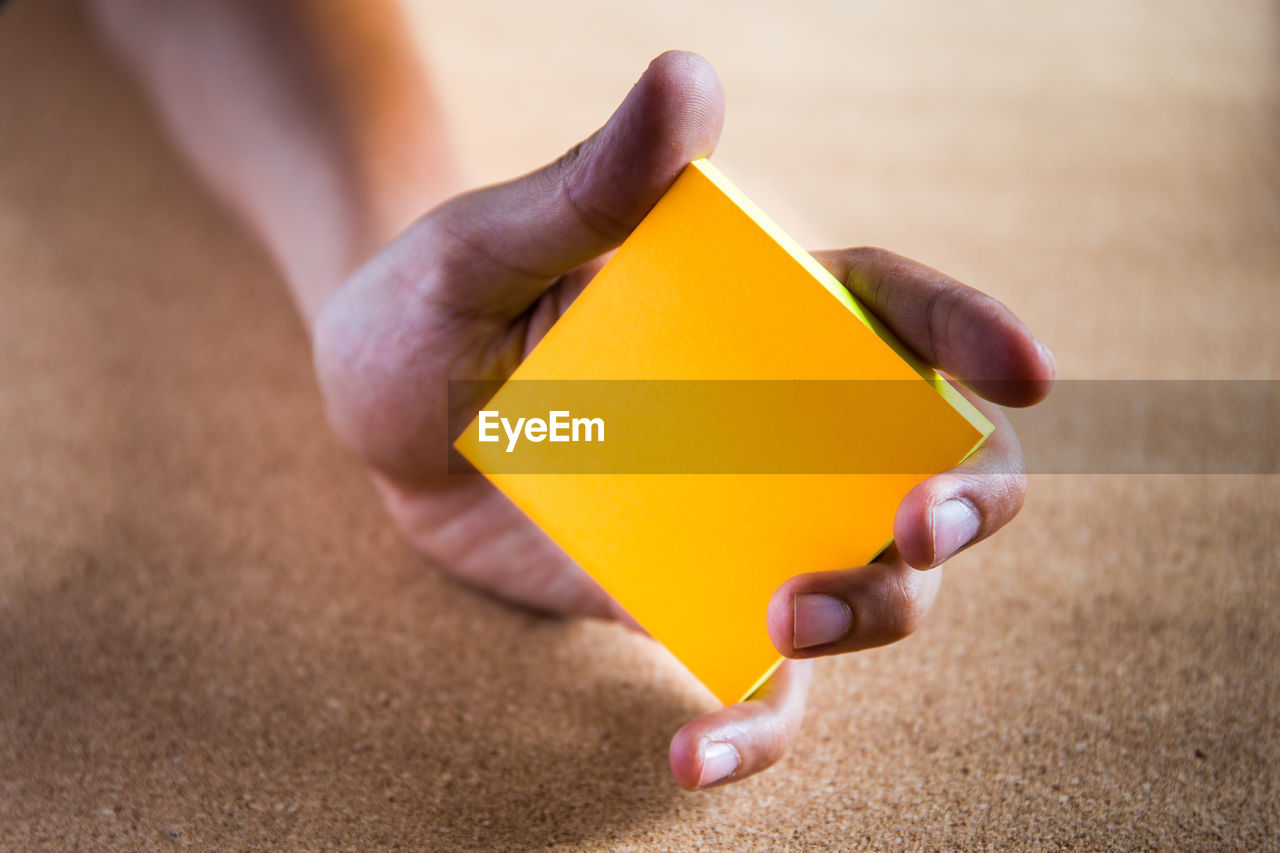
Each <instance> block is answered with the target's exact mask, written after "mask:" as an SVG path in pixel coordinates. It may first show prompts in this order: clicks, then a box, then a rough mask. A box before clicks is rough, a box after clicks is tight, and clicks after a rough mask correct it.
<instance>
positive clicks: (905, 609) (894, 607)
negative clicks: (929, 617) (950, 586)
mask: <svg viewBox="0 0 1280 853" xmlns="http://www.w3.org/2000/svg"><path fill="white" fill-rule="evenodd" d="M926 599H927V597H926V596H925V595H924V589H923V574H922V573H920V572H916V571H914V570H912V571H907V572H903V573H900V574H898V575H897V576H896V577H895V579H894V581H893V583H892V586H891V588H890V591H889V595H888V596H887V597H886V601H885V604H886V608H885V613H884V620H883V628H882V632H881V633H882V634H883V638H884V640H885V642H888V643H896V642H897V641H899V640H904V639H906V638H907V637H909V636H911V635H912V634H914V633H915V632H916V630H917V629H918V628H919V627H920V625H921V624H923V622H924V617H925V615H926V613H927V612H928V609H929V608H928V602H927V600H926Z"/></svg>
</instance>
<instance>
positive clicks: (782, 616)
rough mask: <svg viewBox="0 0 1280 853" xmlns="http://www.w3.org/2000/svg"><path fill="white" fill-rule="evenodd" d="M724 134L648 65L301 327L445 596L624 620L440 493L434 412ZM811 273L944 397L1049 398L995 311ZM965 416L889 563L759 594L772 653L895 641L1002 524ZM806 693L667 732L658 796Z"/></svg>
mask: <svg viewBox="0 0 1280 853" xmlns="http://www.w3.org/2000/svg"><path fill="white" fill-rule="evenodd" d="M723 115H724V107H723V95H722V92H721V89H720V84H719V81H718V79H717V78H716V76H715V73H714V71H712V69H711V68H710V67H709V66H708V65H707V63H706V62H705V61H704V60H702V59H701V58H700V57H697V56H694V55H692V54H687V53H678V52H673V53H666V54H663V55H662V56H660V57H658V58H657V59H655V60H654V61H653V63H652V64H651V65H650V66H649V68H648V70H647V71H646V72H645V74H644V76H643V77H641V79H640V81H639V82H638V83H637V84H636V85H635V87H634V88H633V89H632V91H631V92H630V94H629V95H628V96H627V98H626V100H625V101H624V102H623V103H622V105H621V106H620V107H619V108H618V110H617V112H615V113H614V115H613V117H612V118H611V119H610V120H609V122H608V123H607V124H606V125H605V126H604V127H603V128H602V129H601V130H599V131H598V132H597V133H595V134H594V135H592V136H591V137H590V138H589V139H587V140H586V141H585V142H583V143H581V144H580V145H578V146H577V147H575V148H574V149H572V150H571V151H570V152H569V153H567V154H566V155H565V156H564V157H562V158H561V159H559V160H557V161H556V162H554V163H552V164H551V165H549V166H547V167H545V168H543V169H541V170H539V171H537V172H534V173H532V174H529V175H527V176H525V177H522V178H519V179H517V180H514V181H511V182H509V183H505V184H500V185H497V186H493V187H488V188H485V189H481V190H478V191H475V192H472V193H468V194H466V195H463V196H460V197H458V198H455V199H453V200H451V201H448V202H446V203H445V204H443V205H441V206H439V207H437V208H435V209H434V210H432V211H431V212H429V213H427V214H426V215H425V216H423V217H422V218H421V219H420V220H419V221H418V222H416V223H415V224H414V225H412V226H411V227H410V228H409V229H407V230H406V231H405V232H404V233H403V234H402V235H401V236H400V237H399V238H397V239H396V240H395V241H394V242H393V243H392V244H391V245H389V246H388V247H386V248H385V249H383V250H382V251H381V252H379V253H378V254H377V255H375V256H374V257H373V258H372V259H371V260H370V261H369V262H368V263H366V264H365V265H364V266H363V267H362V268H361V269H360V270H358V271H357V272H356V273H355V275H353V276H352V277H351V278H350V280H349V281H348V282H347V283H346V284H345V285H344V286H343V287H342V288H341V289H340V290H339V291H338V292H337V293H336V294H335V295H334V296H333V297H332V298H331V299H330V300H329V301H328V302H327V304H326V305H325V306H324V308H323V310H322V311H321V313H320V316H319V317H318V319H317V322H316V326H315V335H314V340H315V360H316V368H317V373H318V375H319V379H320V384H321V387H322V389H323V392H324V395H325V400H326V405H327V410H328V414H329V418H330V420H331V422H332V423H333V426H334V428H335V429H336V430H337V432H338V434H339V435H340V436H341V437H342V438H343V439H344V440H345V441H346V442H347V443H348V444H349V445H350V446H351V447H352V448H353V449H354V450H355V451H356V453H357V454H359V456H360V457H361V458H362V459H363V460H364V461H365V462H366V463H367V464H368V465H369V466H370V468H371V470H372V472H373V477H374V481H375V483H376V484H377V486H378V489H379V491H380V492H381V494H382V496H383V498H384V500H385V502H386V504H387V507H388V509H389V510H390V512H391V515H392V517H393V518H394V519H395V521H396V523H397V525H398V526H399V528H400V530H401V531H402V532H403V533H404V535H405V536H406V537H407V538H408V539H409V540H410V542H412V543H413V544H414V545H415V546H416V547H418V548H419V549H421V550H422V551H424V552H426V553H428V554H430V555H432V556H434V557H435V558H437V559H438V560H440V562H441V563H442V564H443V565H444V566H446V567H448V569H449V570H450V571H452V572H453V573H454V574H455V575H456V576H457V577H459V578H460V579H462V580H464V581H466V582H468V583H471V584H473V585H475V586H477V587H480V588H482V589H484V590H487V591H489V592H491V593H493V594H496V595H498V596H501V597H503V598H505V599H508V600H510V601H513V602H517V603H520V604H523V605H526V606H529V607H534V608H538V609H541V610H546V611H550V612H555V613H567V614H584V615H592V616H604V617H615V618H625V614H624V613H623V612H622V611H621V609H620V608H618V607H617V605H616V604H615V603H614V602H613V601H612V600H611V599H610V598H609V597H608V596H607V595H605V593H604V592H603V591H602V590H601V589H600V588H599V587H598V586H597V585H596V584H595V583H594V582H593V581H592V580H591V579H590V578H589V577H588V576H587V575H586V574H585V573H584V572H583V571H582V570H581V569H580V568H579V567H577V566H576V565H575V564H574V563H573V562H572V561H571V560H570V559H569V558H568V556H567V555H565V554H564V553H563V552H562V551H561V550H560V549H559V548H558V547H556V546H555V545H554V544H553V543H552V542H551V541H550V540H549V539H547V538H546V536H545V535H544V534H543V533H542V532H541V531H540V530H539V529H538V528H537V527H536V526H534V525H533V523H532V522H530V521H529V520H528V519H527V518H526V517H525V516H524V515H523V514H522V513H521V512H520V511H519V510H518V509H516V508H515V507H514V506H513V505H512V504H511V503H510V502H509V501H507V499H506V498H505V497H504V496H502V495H501V494H500V493H499V492H498V491H497V490H496V489H494V488H493V487H492V486H491V485H489V483H488V482H487V481H484V480H483V479H481V478H478V477H458V476H456V475H450V474H449V472H448V469H447V459H446V457H445V454H444V453H443V452H442V449H443V448H445V447H447V446H448V442H449V439H450V438H451V436H450V435H449V420H450V416H451V415H458V414H464V413H465V412H466V411H467V410H468V409H469V410H470V411H474V410H475V409H476V408H478V406H479V405H481V404H483V402H484V401H483V400H474V401H459V400H453V401H450V402H452V404H454V405H455V407H456V409H457V411H455V412H452V413H450V412H447V411H446V409H447V405H446V400H445V396H446V389H447V387H448V380H449V379H451V378H458V377H466V378H480V379H495V380H498V379H503V378H505V377H507V376H509V375H510V374H511V372H512V371H513V370H514V369H515V367H516V366H517V365H518V364H519V363H520V362H521V360H522V359H523V358H524V357H525V356H526V355H527V354H528V353H529V351H530V350H531V349H532V348H533V346H534V345H535V344H536V343H537V342H538V340H539V339H540V338H541V337H542V335H543V334H544V333H545V332H546V331H547V329H549V328H550V327H551V325H552V324H553V323H554V322H555V321H556V319H557V318H558V317H559V316H560V315H561V314H562V313H563V311H564V310H565V308H566V307H567V306H568V305H569V303H571V302H572V301H573V299H574V297H575V296H577V294H578V293H580V292H581V290H582V288H583V287H585V286H586V283H587V282H588V281H589V280H590V279H591V277H592V275H593V274H594V273H595V272H596V270H598V269H599V267H600V265H601V264H602V262H603V258H602V256H603V255H604V254H605V253H607V252H608V251H610V250H611V249H613V248H614V247H616V246H617V245H618V244H619V243H621V242H622V241H623V239H625V238H626V236H627V235H628V234H629V233H630V232H631V230H632V229H633V228H634V227H635V226H636V225H637V224H638V223H639V222H640V220H641V219H642V218H643V217H644V215H645V214H646V213H647V212H648V210H649V209H650V208H651V207H652V206H653V204H654V203H655V202H656V201H657V200H658V198H659V197H661V195H662V194H663V192H665V190H666V189H667V187H669V186H670V185H671V183H672V182H673V181H674V180H675V178H676V177H677V176H678V175H679V173H680V171H681V170H682V169H683V168H684V166H685V165H686V164H687V163H688V161H689V160H691V159H694V158H696V157H701V156H706V155H709V154H710V153H711V152H712V150H713V149H714V147H715V143H716V140H717V138H718V136H719V131H720V126H721V123H722V120H723ZM821 259H822V260H823V261H824V263H826V264H828V266H829V267H830V268H831V269H832V270H833V272H835V273H836V275H837V276H839V277H841V278H843V279H844V280H846V281H847V282H848V284H849V285H850V287H851V289H852V290H853V292H854V294H855V295H856V296H858V297H859V298H861V299H862V300H863V301H864V302H865V303H866V304H867V305H868V306H869V307H870V308H871V309H872V310H874V311H875V312H877V313H878V314H879V315H880V316H881V317H882V319H884V320H885V322H886V323H888V324H889V325H890V326H891V327H893V328H894V329H895V330H896V331H897V332H898V333H899V334H900V335H901V336H902V337H903V339H904V340H905V341H906V342H907V343H908V344H909V345H911V346H913V347H914V348H916V350H917V351H918V352H920V353H921V355H922V356H924V357H925V358H927V359H928V360H929V361H930V362H931V363H934V364H937V365H939V366H941V367H943V368H944V369H947V370H950V371H952V372H953V373H956V374H958V375H960V376H962V377H983V378H986V379H995V380H999V379H1009V380H1016V382H1014V383H1013V384H1007V383H1001V382H992V381H988V382H985V383H984V382H983V381H973V382H972V383H971V387H972V388H973V389H974V390H976V391H977V392H978V393H979V394H982V395H983V396H986V397H987V398H989V399H991V400H994V401H995V402H999V403H1005V404H1026V403H1030V402H1034V401H1035V400H1036V399H1039V398H1040V397H1042V396H1043V395H1044V394H1045V393H1046V392H1047V389H1048V384H1049V383H1050V381H1051V379H1052V372H1053V368H1052V362H1051V359H1050V357H1049V356H1048V355H1047V352H1046V351H1044V350H1043V349H1042V348H1040V347H1038V345H1037V344H1036V342H1035V340H1034V339H1033V338H1032V337H1031V335H1030V333H1029V332H1027V330H1026V329H1025V327H1023V326H1022V324H1021V323H1019V322H1018V320H1017V319H1016V318H1014V317H1013V315H1012V314H1011V313H1010V312H1009V311H1008V310H1007V309H1005V308H1004V307H1003V306H1001V305H1000V304H999V303H997V302H995V301H994V300H991V299H989V298H988V297H985V296H982V295H981V294H979V293H977V292H976V291H972V290H969V289H968V288H965V287H963V286H962V285H959V284H958V283H956V282H953V281H951V280H950V279H947V278H945V277H944V276H941V275H939V274H938V273H935V272H933V271H931V270H928V269H926V268H924V267H921V266H919V265H917V264H914V263H913V262H910V261H907V260H905V259H902V258H898V257H896V256H893V255H889V254H888V253H883V252H878V251H875V250H852V251H849V252H839V253H834V254H829V255H824V256H822V258H821ZM980 405H983V410H984V411H985V412H986V413H987V415H988V417H990V418H991V419H992V421H993V422H994V423H996V425H997V431H996V434H995V435H993V436H992V438H991V439H990V440H989V441H988V442H987V444H986V445H985V446H984V448H983V450H982V451H981V452H980V453H979V454H975V456H974V457H973V458H972V459H971V460H969V462H968V463H966V464H965V465H964V466H961V467H960V468H957V469H954V470H953V471H950V472H947V473H945V474H941V475H939V476H937V477H934V478H931V479H930V480H928V481H926V482H925V483H922V484H921V485H920V486H918V487H917V488H916V489H915V490H914V491H913V492H912V493H911V494H910V495H908V497H907V498H906V500H905V501H904V502H903V505H902V508H901V509H900V511H899V513H898V518H897V523H896V525H895V535H896V536H897V539H898V548H899V550H900V552H901V555H902V556H899V552H898V551H894V552H892V553H891V554H887V555H885V556H884V557H883V558H882V559H881V561H879V562H877V563H874V564H872V565H871V566H865V567H861V568H856V569H850V570H848V571H845V572H833V573H825V574H815V575H802V576H800V577H798V578H794V579H792V580H791V581H788V582H787V584H785V585H784V586H783V587H782V588H781V589H780V590H779V591H778V593H777V594H776V595H775V597H774V600H773V602H772V604H771V605H770V610H769V620H768V624H769V630H770V635H771V636H772V637H773V639H774V643H775V644H776V645H777V646H778V647H779V649H780V650H781V651H782V652H783V653H784V654H786V655H788V656H790V657H796V658H803V657H812V656H815V655H819V654H831V653H835V652H840V651H851V650H854V649H858V648H866V647H869V646H873V645H879V644H881V643H886V642H891V641H893V640H895V639H898V638H900V637H902V636H905V635H906V634H907V633H910V631H911V630H912V628H913V627H914V626H915V624H916V623H917V621H918V619H919V618H920V617H921V616H922V615H923V614H924V612H925V610H927V608H928V606H929V603H930V602H931V601H932V600H933V596H934V594H935V593H936V591H937V584H938V579H939V577H940V573H939V572H938V571H936V570H934V571H918V570H917V569H923V568H927V567H929V566H932V565H935V564H936V563H940V562H942V560H943V559H945V558H946V557H947V556H949V553H950V552H951V551H953V550H955V547H959V546H961V545H963V544H965V543H964V542H962V541H961V540H962V539H966V538H967V539H969V540H973V539H977V538H984V537H986V536H988V535H990V534H991V533H992V532H994V531H995V530H996V529H997V528H999V527H1000V526H1001V525H1003V524H1004V523H1005V522H1007V521H1008V519H1009V518H1011V517H1012V516H1013V514H1014V513H1016V512H1017V510H1018V507H1019V505H1020V503H1021V499H1022V473H1021V458H1020V452H1019V450H1018V445H1017V441H1016V439H1015V438H1014V437H1013V434H1012V432H1011V430H1010V429H1009V425H1008V422H1007V421H1005V420H1004V418H1003V417H1001V416H1000V414H999V412H998V410H997V409H995V408H993V407H991V406H988V405H985V404H980ZM948 497H956V498H958V499H959V500H960V501H961V502H962V504H963V506H965V507H967V508H969V509H972V510H973V511H975V512H976V515H975V516H974V518H975V519H976V520H975V521H966V520H965V518H964V517H963V514H962V513H960V512H958V511H954V508H955V505H954V504H950V503H948V504H946V507H947V508H946V509H943V510H934V509H933V508H934V507H936V506H938V505H939V504H941V503H942V502H943V501H944V500H945V499H946V498H948ZM975 525H976V526H975ZM969 533H972V534H973V535H970V536H966V534H969ZM935 540H936V543H935ZM953 546H955V547H953ZM913 567H915V568H913ZM822 596H827V597H829V599H830V600H829V599H828V598H824V597H822ZM810 677H811V676H810V672H809V669H808V664H807V663H805V662H803V661H790V662H788V663H787V664H785V665H784V666H783V667H781V668H780V669H779V671H778V673H777V674H776V675H775V676H774V677H773V679H771V681H770V683H769V684H768V685H766V687H765V688H764V690H763V691H762V692H761V694H760V697H761V698H759V699H755V700H753V701H750V702H745V703H741V704H738V705H734V706H731V707H729V708H724V709H722V710H720V711H717V712H715V713H712V714H709V715H707V716H704V717H701V718H699V719H697V720H694V721H693V722H691V723H689V724H687V725H686V726H684V727H683V728H682V729H681V730H680V731H679V732H678V733H677V734H676V736H675V738H674V740H673V741H672V745H671V751H670V758H671V766H672V772H673V773H674V775H675V777H676V779H677V780H678V781H679V782H680V783H681V784H682V785H684V786H685V787H687V788H697V787H705V786H706V785H709V784H713V783H718V782H723V781H729V780H736V779H741V778H743V777H744V776H747V775H749V774H750V773H753V772H756V771H757V770H760V769H763V768H764V767H767V766H768V765H769V764H771V763H773V762H774V761H776V760H777V759H778V758H779V757H780V756H781V755H782V753H783V752H784V751H785V749H786V747H787V745H788V744H789V742H790V741H791V739H792V738H793V737H794V734H795V731H796V729H797V727H798V724H799V720H800V718H801V716H802V714H803V708H804V699H805V695H806V694H807V691H808V685H809V682H810Z"/></svg>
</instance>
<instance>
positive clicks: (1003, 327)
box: [958, 300, 1058, 408]
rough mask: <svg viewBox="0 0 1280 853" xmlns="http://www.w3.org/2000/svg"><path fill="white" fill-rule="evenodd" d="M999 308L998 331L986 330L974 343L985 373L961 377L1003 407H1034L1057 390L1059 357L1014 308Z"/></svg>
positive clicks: (988, 398) (972, 350) (973, 351)
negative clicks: (1055, 355)
mask: <svg viewBox="0 0 1280 853" xmlns="http://www.w3.org/2000/svg"><path fill="white" fill-rule="evenodd" d="M992 301H993V302H994V301H995V300H992ZM996 304H997V305H999V303H996ZM999 308H1000V314H1001V315H1002V316H1001V321H1000V322H999V324H998V326H997V329H998V331H996V332H991V331H987V332H982V333H981V339H980V340H975V341H973V342H972V346H971V352H972V353H975V354H977V355H978V356H979V357H980V363H981V364H982V365H983V366H984V368H985V371H986V372H985V375H982V376H977V377H974V378H965V377H958V378H960V379H961V381H963V382H964V383H965V384H966V385H968V386H969V387H970V388H972V389H973V390H975V391H977V392H978V393H979V394H980V395H982V396H983V397H984V398H986V399H987V400H990V401H991V402H993V403H998V404H999V405H1001V406H1012V407H1015V408H1024V407H1026V406H1034V405H1035V404H1036V403H1039V402H1040V401H1041V400H1043V399H1045V398H1046V397H1048V396H1049V392H1050V391H1051V390H1052V389H1053V383H1054V379H1055V378H1056V376H1057V372H1058V365H1057V360H1056V359H1055V358H1054V356H1053V353H1052V352H1051V351H1050V350H1049V348H1048V347H1047V346H1045V345H1044V344H1043V343H1042V342H1041V341H1040V340H1038V339H1037V338H1036V337H1035V336H1034V335H1033V334H1031V330H1030V329H1028V328H1027V326H1026V324H1025V323H1023V322H1022V321H1021V320H1020V319H1018V318H1017V317H1016V316H1015V315H1014V314H1013V312H1012V311H1010V310H1009V309H1008V308H1006V307H1004V306H1003V305H999Z"/></svg>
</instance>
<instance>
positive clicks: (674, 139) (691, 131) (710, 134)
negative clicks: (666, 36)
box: [636, 50, 724, 167]
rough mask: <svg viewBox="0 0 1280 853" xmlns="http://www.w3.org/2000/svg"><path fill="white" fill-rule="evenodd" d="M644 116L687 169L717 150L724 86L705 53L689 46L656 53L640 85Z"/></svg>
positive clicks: (640, 98) (722, 114)
mask: <svg viewBox="0 0 1280 853" xmlns="http://www.w3.org/2000/svg"><path fill="white" fill-rule="evenodd" d="M636 89H637V90H638V92H637V93H636V94H637V98H638V100H639V101H640V108H641V112H642V115H643V116H644V117H645V118H646V119H647V120H648V121H647V124H649V126H650V127H654V128H658V129H659V132H660V133H661V134H662V136H664V137H665V138H666V139H667V141H668V142H669V145H668V150H670V151H672V152H675V153H676V154H677V157H678V159H679V161H680V162H679V163H678V164H675V165H678V166H680V167H683V166H684V164H685V163H686V162H688V161H689V160H694V159H697V158H698V157H706V156H709V155H710V154H711V153H712V152H713V151H715V147H716V143H717V142H718V141H719V139H720V131H721V129H722V128H723V126H724V87H723V86H722V85H721V83H720V76H719V75H718V74H716V71H715V69H714V68H713V67H712V66H711V63H710V62H708V61H707V60H706V59H705V58H704V57H702V56H700V55H698V54H696V53H691V52H689V51H684V50H669V51H666V52H665V53H662V54H659V55H658V56H656V57H655V58H654V59H653V61H651V62H650V63H649V67H648V68H647V69H645V73H644V75H643V76H642V77H641V78H640V82H639V83H637V84H636Z"/></svg>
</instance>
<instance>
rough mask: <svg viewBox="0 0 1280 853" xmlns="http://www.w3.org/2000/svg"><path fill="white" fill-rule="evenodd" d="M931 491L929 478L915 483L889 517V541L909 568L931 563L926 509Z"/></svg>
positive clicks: (928, 565)
mask: <svg viewBox="0 0 1280 853" xmlns="http://www.w3.org/2000/svg"><path fill="white" fill-rule="evenodd" d="M932 504H933V490H932V488H931V484H930V481H929V480H925V481H924V482H923V483H919V484H917V485H916V486H915V488H913V489H912V490H911V491H909V492H907V496H906V497H904V498H903V499H902V503H900V504H898V511H897V514H896V515H894V518H893V544H894V545H895V546H896V547H897V550H898V556H900V557H901V558H902V561H903V562H904V563H906V564H907V565H908V566H911V567H912V568H913V569H928V568H931V567H932V566H933V532H932V531H931V530H930V529H929V519H930V516H929V509H930V507H931V506H932Z"/></svg>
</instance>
